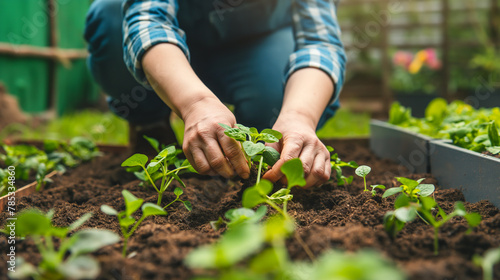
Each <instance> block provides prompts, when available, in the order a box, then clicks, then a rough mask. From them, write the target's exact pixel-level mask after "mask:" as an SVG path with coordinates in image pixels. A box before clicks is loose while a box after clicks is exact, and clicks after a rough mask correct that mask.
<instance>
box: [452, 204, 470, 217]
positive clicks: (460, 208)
mask: <svg viewBox="0 0 500 280" xmlns="http://www.w3.org/2000/svg"><path fill="white" fill-rule="evenodd" d="M453 212H455V214H456V215H458V216H461V217H464V216H465V215H467V210H466V209H465V205H464V204H463V203H462V202H461V201H457V202H456V203H455V210H454V211H453Z"/></svg>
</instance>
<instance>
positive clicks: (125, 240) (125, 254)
mask: <svg viewBox="0 0 500 280" xmlns="http://www.w3.org/2000/svg"><path fill="white" fill-rule="evenodd" d="M127 241H128V236H127V237H126V236H123V249H122V256H123V257H124V258H125V257H127Z"/></svg>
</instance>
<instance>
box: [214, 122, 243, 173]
mask: <svg viewBox="0 0 500 280" xmlns="http://www.w3.org/2000/svg"><path fill="white" fill-rule="evenodd" d="M218 137H219V143H220V145H221V147H222V150H223V151H224V154H225V155H226V157H227V158H228V159H229V163H230V164H231V166H232V167H234V170H236V173H238V175H239V176H240V177H241V178H243V179H248V178H249V177H250V169H249V168H248V163H247V161H246V159H245V155H244V154H243V151H242V150H241V147H240V145H239V144H238V142H236V141H235V140H234V139H231V138H230V137H228V136H226V135H225V134H224V132H223V131H222V135H220V134H219V135H218Z"/></svg>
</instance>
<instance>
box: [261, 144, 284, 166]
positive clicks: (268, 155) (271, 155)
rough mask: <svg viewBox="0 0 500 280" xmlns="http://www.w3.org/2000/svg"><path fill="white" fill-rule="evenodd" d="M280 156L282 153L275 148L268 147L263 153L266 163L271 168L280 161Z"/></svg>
mask: <svg viewBox="0 0 500 280" xmlns="http://www.w3.org/2000/svg"><path fill="white" fill-rule="evenodd" d="M280 156H281V155H280V153H279V152H278V151H276V149H274V148H273V147H268V146H266V147H265V148H264V151H263V152H262V157H263V158H264V162H265V163H266V164H267V165H269V166H273V165H274V164H275V163H276V162H277V161H278V160H279V159H280Z"/></svg>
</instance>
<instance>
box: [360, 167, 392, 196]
mask: <svg viewBox="0 0 500 280" xmlns="http://www.w3.org/2000/svg"><path fill="white" fill-rule="evenodd" d="M371 171H372V169H371V167H370V166H368V165H361V166H359V167H358V168H356V171H355V173H356V175H358V176H359V177H361V178H363V182H364V184H365V190H364V191H365V192H369V191H370V190H368V188H367V187H366V176H367V175H368V174H369V173H370V172H371ZM371 188H372V190H371V193H372V196H375V195H376V194H377V191H376V189H385V186H383V185H371Z"/></svg>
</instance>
